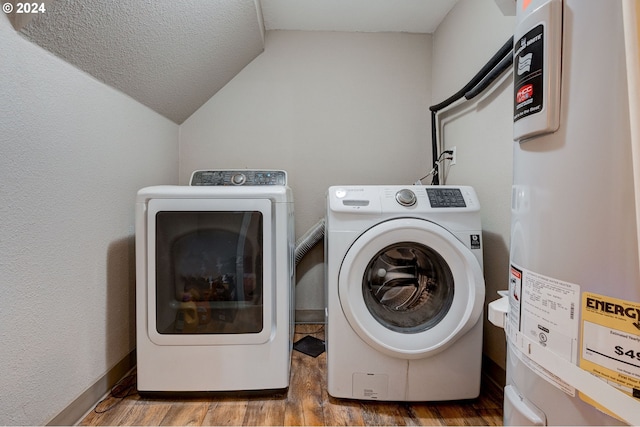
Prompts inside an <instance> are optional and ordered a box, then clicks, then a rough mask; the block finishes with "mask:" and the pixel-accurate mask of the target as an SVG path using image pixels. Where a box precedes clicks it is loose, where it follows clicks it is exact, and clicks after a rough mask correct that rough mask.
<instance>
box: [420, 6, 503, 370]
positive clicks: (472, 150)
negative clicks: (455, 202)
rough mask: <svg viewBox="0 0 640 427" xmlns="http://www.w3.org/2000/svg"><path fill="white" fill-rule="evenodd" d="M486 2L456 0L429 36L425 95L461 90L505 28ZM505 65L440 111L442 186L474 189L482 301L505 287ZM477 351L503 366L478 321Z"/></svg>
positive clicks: (495, 335) (437, 97)
mask: <svg viewBox="0 0 640 427" xmlns="http://www.w3.org/2000/svg"><path fill="white" fill-rule="evenodd" d="M514 26H515V18H514V17H505V16H503V15H502V13H501V11H500V9H499V8H498V6H497V5H496V4H495V1H494V0H460V2H459V3H458V4H457V5H456V6H455V7H454V8H453V9H452V10H451V12H449V14H448V15H447V17H446V19H445V20H444V21H443V22H442V24H441V25H440V26H439V27H438V29H437V31H436V32H435V33H434V34H433V80H432V87H433V100H434V103H438V102H441V101H443V100H445V99H446V98H448V97H449V96H451V95H453V94H454V93H455V92H457V91H458V90H459V89H461V88H462V87H463V86H464V85H465V84H466V83H467V82H469V80H471V78H472V77H473V76H474V75H475V74H476V73H477V72H478V71H479V70H480V69H481V68H482V66H483V65H484V64H485V63H486V62H487V61H488V60H489V59H490V58H491V57H492V56H493V55H494V54H495V53H496V52H497V51H498V50H499V49H500V48H501V47H502V45H504V43H505V42H506V41H507V40H508V39H509V37H511V35H512V34H513V30H514ZM512 81H513V80H512V77H511V71H510V70H509V71H508V72H507V73H505V75H504V76H503V77H502V79H500V80H498V81H496V82H495V84H494V85H493V86H492V87H491V88H490V90H488V91H487V92H486V93H485V94H483V95H481V96H478V97H477V98H476V99H473V100H471V101H469V102H467V103H464V104H461V105H459V106H457V107H456V106H454V107H453V108H451V109H449V110H446V111H444V112H443V113H441V115H440V117H441V118H442V121H443V123H444V142H445V146H446V148H450V147H453V146H455V147H456V157H457V164H456V165H454V166H452V167H451V169H450V170H449V174H448V176H447V180H446V182H447V183H448V184H469V185H472V186H474V187H475V189H476V191H477V193H478V197H479V198H480V204H481V206H482V226H483V240H484V275H485V282H486V291H487V293H486V295H487V296H486V302H491V301H493V300H495V299H497V298H498V295H497V294H496V292H497V291H498V290H503V289H506V288H507V284H508V283H507V280H508V278H507V275H508V263H509V237H510V215H511V180H512V176H511V171H512V145H513V138H512V111H513V105H512V97H513V92H512V91H513V84H512ZM484 332H485V333H484V352H485V354H486V355H487V356H489V357H490V358H491V359H492V360H493V361H494V362H496V364H498V365H499V366H500V367H502V368H504V367H505V337H504V331H503V330H502V329H498V328H496V327H495V326H493V325H491V324H490V323H489V322H488V321H487V320H486V311H485V330H484Z"/></svg>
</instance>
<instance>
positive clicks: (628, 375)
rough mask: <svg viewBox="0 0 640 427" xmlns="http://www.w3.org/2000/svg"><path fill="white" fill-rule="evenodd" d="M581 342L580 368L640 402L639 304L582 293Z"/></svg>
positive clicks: (589, 400)
mask: <svg viewBox="0 0 640 427" xmlns="http://www.w3.org/2000/svg"><path fill="white" fill-rule="evenodd" d="M581 341H582V351H581V354H580V368H582V369H584V370H585V371H587V372H590V373H591V374H593V375H596V376H598V377H600V378H601V379H603V380H604V381H606V382H607V383H608V384H609V385H611V386H613V387H615V388H617V389H619V390H621V391H622V392H624V393H626V394H628V395H630V396H632V397H635V398H636V399H640V303H639V302H633V301H624V300H620V299H616V298H611V297H608V296H604V295H598V294H593V293H589V292H584V293H583V294H582V340H581ZM581 398H582V399H583V400H585V401H587V402H589V403H591V404H593V405H594V406H596V407H598V406H599V405H596V404H595V403H594V402H593V401H591V399H589V398H588V397H587V396H585V395H582V394H581Z"/></svg>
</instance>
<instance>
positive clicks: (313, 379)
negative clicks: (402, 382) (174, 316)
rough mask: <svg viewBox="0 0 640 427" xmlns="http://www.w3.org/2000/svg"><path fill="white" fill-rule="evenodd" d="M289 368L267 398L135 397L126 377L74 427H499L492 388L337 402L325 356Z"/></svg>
mask: <svg viewBox="0 0 640 427" xmlns="http://www.w3.org/2000/svg"><path fill="white" fill-rule="evenodd" d="M305 335H313V336H316V337H317V338H320V339H324V328H323V326H322V325H298V326H297V328H296V337H295V340H298V339H300V338H302V337H304V336H305ZM291 363H292V376H291V383H290V386H289V390H288V392H287V393H282V394H279V395H270V396H253V397H241V396H238V395H224V396H221V395H216V396H213V397H212V396H207V397H204V396H200V397H189V398H185V397H183V398H169V397H162V398H158V397H154V398H149V397H141V396H140V395H139V394H138V393H137V392H136V390H135V375H130V376H129V377H127V378H125V379H123V380H122V381H121V385H120V386H118V387H115V388H114V390H113V391H112V395H110V396H109V397H107V398H106V399H105V400H104V401H102V402H101V403H99V404H98V405H97V406H96V408H94V411H92V412H90V413H89V414H88V415H87V416H86V417H85V418H84V419H83V420H81V421H80V423H79V425H87V426H102V425H195V426H200V425H234V426H240V425H246V426H250V425H264V426H268V425H271V426H298V425H314V426H323V425H324V426H333V425H335V426H342V425H418V426H419V425H425V426H426V425H474V426H479V425H492V426H497V425H502V394H501V390H499V388H498V387H496V386H495V385H493V384H483V386H482V393H481V395H480V397H479V398H478V399H474V400H468V401H454V402H429V403H408V402H372V401H356V400H343V399H335V398H333V397H330V396H329V395H328V394H327V391H326V386H325V384H326V376H325V372H326V363H327V359H326V353H323V354H321V355H320V356H318V357H317V358H313V357H311V356H307V355H305V354H303V353H300V352H297V351H294V352H293V357H292V361H291ZM113 395H116V396H124V397H122V398H117V397H114V396H113ZM99 412H102V413H99Z"/></svg>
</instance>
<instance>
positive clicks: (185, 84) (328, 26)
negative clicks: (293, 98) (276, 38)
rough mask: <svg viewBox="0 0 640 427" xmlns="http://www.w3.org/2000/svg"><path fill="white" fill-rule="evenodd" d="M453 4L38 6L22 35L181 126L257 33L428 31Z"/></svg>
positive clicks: (239, 1)
mask: <svg viewBox="0 0 640 427" xmlns="http://www.w3.org/2000/svg"><path fill="white" fill-rule="evenodd" d="M457 1H458V0H179V1H175V0H109V1H104V0H53V1H52V0H47V3H48V4H47V11H46V13H43V14H38V15H35V17H34V18H33V19H32V20H31V21H30V22H27V23H24V24H23V25H24V26H23V27H22V28H21V32H22V33H23V35H24V36H26V37H27V38H28V39H30V40H31V41H33V42H34V43H37V44H38V45H40V46H42V47H43V48H45V49H47V50H49V51H51V52H53V53H54V54H56V55H58V56H60V57H61V58H63V59H65V60H66V61H68V62H69V63H71V64H73V65H75V66H76V67H78V68H80V69H81V70H84V71H86V72H87V73H89V74H91V75H93V76H94V77H95V78H97V79H99V80H101V81H103V82H105V83H107V84H108V85H110V86H112V87H114V88H116V89H118V90H120V91H122V92H124V93H126V94H128V95H129V96H131V97H132V98H134V99H136V100H138V101H139V102H141V103H143V104H145V105H147V106H148V107H150V108H152V109H153V110H155V111H157V112H158V113H160V114H162V115H164V116H165V117H167V118H169V119H170V120H172V121H174V122H176V123H178V124H180V123H182V122H183V121H184V120H186V119H187V118H188V117H189V116H190V115H191V114H192V113H193V112H194V111H196V110H197V109H198V108H199V107H200V106H201V105H202V104H204V103H205V102H206V101H207V100H208V99H209V98H211V97H212V96H213V95H215V93H216V92H217V91H218V90H220V89H221V88H222V87H223V86H224V85H225V84H226V83H227V82H228V81H229V80H231V79H232V78H233V77H234V76H235V75H236V74H237V73H239V72H240V70H242V68H244V67H245V66H246V65H247V64H248V63H249V62H251V61H252V60H253V59H254V58H255V57H256V56H258V55H259V54H260V53H261V52H262V51H263V49H264V30H265V29H266V30H310V31H367V32H378V31H390V32H414V33H431V32H433V31H434V30H435V29H436V27H437V26H438V24H439V23H440V22H441V20H442V19H443V18H444V17H445V15H446V14H447V13H448V12H449V10H450V9H451V8H452V7H453V6H454V5H455V3H456V2H457ZM49 3H50V4H49ZM263 17H264V18H263ZM14 25H15V24H14Z"/></svg>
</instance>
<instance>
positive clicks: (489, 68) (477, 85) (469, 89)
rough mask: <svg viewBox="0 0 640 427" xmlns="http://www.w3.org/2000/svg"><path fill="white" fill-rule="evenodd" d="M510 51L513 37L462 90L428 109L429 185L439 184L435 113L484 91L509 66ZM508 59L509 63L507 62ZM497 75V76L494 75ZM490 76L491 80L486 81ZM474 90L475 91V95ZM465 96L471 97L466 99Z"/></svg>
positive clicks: (510, 60)
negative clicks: (430, 175)
mask: <svg viewBox="0 0 640 427" xmlns="http://www.w3.org/2000/svg"><path fill="white" fill-rule="evenodd" d="M512 50H513V36H511V37H510V38H509V40H507V42H506V43H505V44H504V45H503V46H502V47H501V48H500V50H498V52H496V53H495V54H494V55H493V56H492V57H491V59H490V60H489V62H487V63H486V64H485V65H484V66H483V67H482V69H480V71H478V72H477V73H476V75H475V76H473V78H472V79H471V80H470V81H469V83H467V84H466V85H465V86H464V87H463V88H462V89H460V90H459V91H458V92H456V93H455V94H453V95H452V96H450V97H449V98H447V99H445V100H444V101H442V102H441V103H439V104H436V105H432V106H431V107H429V110H431V155H432V158H433V178H432V180H431V183H432V184H433V185H438V184H440V177H439V175H438V169H439V168H438V158H439V155H438V132H437V128H438V127H437V124H436V121H437V120H436V119H437V116H436V113H437V112H438V111H440V110H442V109H443V108H446V107H448V106H449V105H451V104H453V103H454V102H456V101H457V100H458V99H460V98H462V97H466V99H471V98H473V97H475V96H476V95H477V94H478V93H480V92H482V91H483V90H484V89H486V87H487V86H489V84H491V82H493V80H495V79H496V78H497V77H498V76H499V75H500V74H502V72H503V71H504V70H505V69H506V68H504V67H506V63H507V62H508V63H509V64H511V62H512V59H510V58H512V53H511V52H512ZM507 59H509V61H507ZM498 70H499V71H498ZM496 73H497V74H496ZM490 76H493V77H491V80H487V79H488V78H489V77H490ZM474 89H477V93H476V91H475V90H474ZM467 94H469V95H471V94H473V96H470V97H467Z"/></svg>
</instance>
